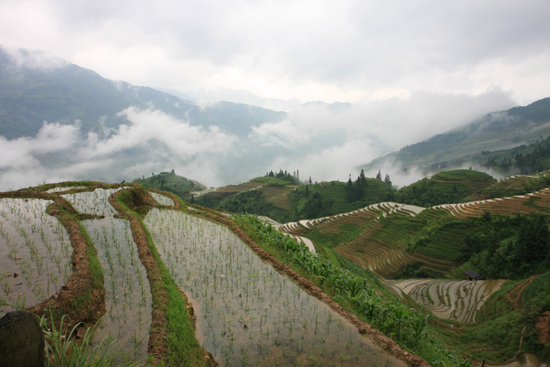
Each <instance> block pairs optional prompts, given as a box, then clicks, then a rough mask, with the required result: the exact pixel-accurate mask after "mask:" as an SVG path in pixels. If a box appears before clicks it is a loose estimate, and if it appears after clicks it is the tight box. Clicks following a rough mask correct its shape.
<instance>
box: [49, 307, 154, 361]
mask: <svg viewBox="0 0 550 367" xmlns="http://www.w3.org/2000/svg"><path fill="white" fill-rule="evenodd" d="M52 320H53V314H52V313H50V319H49V321H48V319H46V318H45V317H44V316H43V317H42V318H41V319H40V326H41V327H42V330H43V331H44V339H45V348H46V350H45V355H46V363H45V364H44V367H81V366H87V367H134V366H143V367H146V366H149V364H148V363H147V361H136V362H130V361H128V360H127V353H124V352H122V351H120V350H118V349H117V348H115V347H113V344H114V342H115V340H114V339H112V338H108V337H105V338H104V339H103V340H102V341H100V342H99V343H97V342H96V343H92V337H93V334H94V332H95V330H96V329H95V328H96V327H97V325H99V324H100V323H97V324H96V326H94V327H93V328H90V327H85V326H83V325H81V324H77V325H75V326H74V327H73V328H72V329H71V331H70V332H69V333H68V334H65V333H64V329H65V327H64V320H65V316H63V317H62V318H61V320H60V325H59V327H56V326H55V322H53V321H52ZM79 327H85V328H86V332H85V334H84V336H83V337H82V339H77V338H76V331H77V329H78V328H79Z"/></svg>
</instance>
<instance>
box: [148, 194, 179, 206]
mask: <svg viewBox="0 0 550 367" xmlns="http://www.w3.org/2000/svg"><path fill="white" fill-rule="evenodd" d="M149 194H151V196H152V197H153V199H155V200H156V201H157V203H159V204H160V205H165V206H174V201H173V200H172V199H170V198H169V197H167V196H164V195H162V194H159V193H156V192H152V191H149Z"/></svg>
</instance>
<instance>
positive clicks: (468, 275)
mask: <svg viewBox="0 0 550 367" xmlns="http://www.w3.org/2000/svg"><path fill="white" fill-rule="evenodd" d="M464 274H465V275H466V279H468V280H483V277H482V276H481V275H479V274H478V273H476V272H475V271H473V270H465V271H464Z"/></svg>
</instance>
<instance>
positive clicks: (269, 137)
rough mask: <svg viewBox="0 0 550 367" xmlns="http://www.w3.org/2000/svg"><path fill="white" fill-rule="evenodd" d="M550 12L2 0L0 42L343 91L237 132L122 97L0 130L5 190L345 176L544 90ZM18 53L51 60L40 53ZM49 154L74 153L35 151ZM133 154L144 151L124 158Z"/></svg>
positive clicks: (219, 85)
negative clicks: (175, 177) (124, 104)
mask: <svg viewBox="0 0 550 367" xmlns="http://www.w3.org/2000/svg"><path fill="white" fill-rule="evenodd" d="M548 19H550V1H548V0H525V1H521V2H519V1H516V0H514V1H511V0H483V1H479V0H476V1H471V0H464V1H454V2H449V1H437V0H418V1H409V0H395V1H391V0H388V1H385V2H380V1H370V0H368V1H367V0H357V1H353V0H341V1H328V0H303V1H300V0H292V1H290V0H288V1H285V0H277V1H275V0H273V1H267V0H236V1H234V0H231V1H228V0H225V1H221V0H219V1H212V0H200V1H199V0H197V1H190V0H183V1H182V0H160V1H155V2H153V1H145V0H132V1H127V0H119V1H111V0H109V1H107V0H94V1H88V0H79V1H63V0H30V1H25V0H23V1H21V0H17V1H16V0H3V1H1V2H0V44H1V45H4V46H7V47H9V48H26V49H35V50H44V51H46V52H49V53H51V54H52V55H55V56H57V57H60V58H63V59H65V60H67V61H69V62H72V63H75V64H77V65H79V66H82V67H85V68H88V69H92V70H94V71H96V72H98V73H99V74H100V75H102V76H103V77H105V78H108V79H112V80H123V81H126V82H129V83H131V84H134V85H144V86H150V87H156V88H162V89H166V90H179V91H182V92H186V93H187V94H193V92H195V95H199V96H208V95H210V96H213V95H224V96H227V97H231V93H229V92H228V91H227V90H228V89H229V90H249V91H251V92H253V93H255V94H257V95H259V96H262V97H266V98H272V99H280V100H290V99H299V100H301V101H302V102H306V101H311V100H322V101H325V102H328V103H330V102H334V101H340V102H353V104H352V105H351V106H348V107H347V108H343V109H340V110H338V109H337V110H332V109H329V108H327V107H326V106H322V105H318V104H317V105H316V104H313V105H308V106H300V105H299V104H298V103H297V102H296V100H294V101H292V103H291V104H292V105H293V107H292V108H290V109H288V108H287V110H288V111H289V113H288V118H287V119H286V120H284V121H280V122H277V123H271V124H264V125H262V126H259V127H256V128H254V129H253V130H252V132H251V133H250V135H249V136H247V137H246V138H238V137H236V136H233V135H231V134H228V133H226V132H223V131H218V130H216V129H214V130H209V129H204V128H194V127H191V126H190V125H189V124H187V123H186V122H182V121H174V120H173V119H171V118H169V117H167V116H165V115H163V114H162V113H159V112H158V111H137V110H135V109H132V108H131V109H128V110H127V111H124V112H123V113H124V114H125V115H126V116H127V118H128V120H129V122H130V125H129V127H121V128H120V129H119V130H118V131H116V133H115V134H114V135H113V136H111V137H110V138H109V139H105V140H98V138H97V137H94V136H88V138H87V140H86V142H85V144H80V143H77V141H76V140H77V135H78V134H77V133H78V126H73V127H71V128H67V127H63V126H60V125H58V124H55V122H54V121H49V122H48V123H49V124H47V125H45V126H44V128H43V131H41V133H39V134H38V135H37V136H36V137H26V138H21V139H18V140H14V141H7V140H6V139H5V138H3V137H0V151H3V152H5V153H6V154H5V155H1V154H0V172H3V173H2V179H1V180H0V190H2V189H7V188H8V187H11V188H17V187H20V186H27V185H34V184H37V183H39V181H43V180H47V181H48V182H52V181H57V180H67V179H83V178H87V179H102V180H107V181H109V180H110V181H116V180H122V179H126V180H129V179H130V180H131V179H133V178H135V177H139V176H142V175H149V174H150V173H151V172H159V171H161V170H170V169H172V168H175V169H176V172H178V173H180V174H182V175H185V176H187V177H189V178H194V179H198V180H199V181H202V182H203V183H205V184H206V185H208V186H217V185H222V184H229V183H237V182H241V181H244V180H248V179H250V178H252V177H255V176H258V175H261V174H264V173H265V172H266V171H267V170H269V169H274V170H278V169H287V170H289V171H293V170H295V169H299V170H300V172H301V174H302V177H307V176H312V177H313V179H314V180H319V181H320V180H331V179H341V180H346V179H347V177H348V175H349V174H352V176H353V177H356V176H357V174H358V172H357V167H358V166H360V165H363V164H366V163H368V162H370V161H371V160H373V159H375V158H377V157H378V156H380V155H384V154H387V153H389V152H391V151H392V150H398V149H400V148H401V147H403V146H404V145H409V144H414V143H416V142H419V141H422V140H424V139H427V138H429V137H431V136H433V135H435V134H438V133H442V132H446V131H448V130H450V129H452V128H455V127H459V126H463V125H465V124H467V123H469V122H471V121H472V120H474V119H476V118H478V117H480V116H482V115H484V114H486V113H488V112H491V111H498V110H505V109H508V108H510V107H512V106H515V105H518V104H519V105H526V104H529V103H531V102H533V101H535V100H538V99H541V98H545V97H549V96H550V68H549V65H550V22H548ZM13 57H14V58H15V59H16V60H20V62H21V63H24V64H25V65H26V66H27V67H28V66H29V65H33V66H40V67H43V68H46V69H47V68H55V67H57V66H60V61H59V60H57V59H55V58H52V57H44V54H41V53H35V54H32V53H31V54H30V55H27V56H26V57H27V59H24V58H23V57H22V56H21V55H20V54H18V53H17V52H14V53H13ZM216 91H217V92H216ZM235 95H236V94H235ZM245 95H246V93H241V94H240V96H241V97H239V98H243V97H242V96H245ZM248 97H250V96H248ZM200 98H205V100H206V98H207V97H200ZM250 98H251V99H254V98H253V97H250ZM224 99H227V100H230V98H224ZM271 102H272V103H274V104H276V105H281V106H284V105H285V103H284V102H281V101H278V100H277V101H275V100H272V101H271ZM288 105H290V104H288ZM281 108H282V109H285V108H284V107H281ZM152 124H154V128H152V127H151V126H153V125H152ZM166 129H172V131H177V134H164V133H162V131H164V130H166ZM174 129H175V130H174ZM69 141H70V143H68V142H69ZM63 142H64V143H63ZM181 142H186V144H185V145H181V144H180V143H181ZM61 143H63V144H69V145H68V146H65V145H63V144H61ZM186 147H187V148H189V149H191V150H192V153H190V152H189V151H186V150H185V149H186ZM48 149H53V151H52V152H49V151H48ZM128 152H131V153H132V154H126V153H128ZM16 153H17V154H16ZM50 153H55V154H60V155H64V156H67V157H70V164H67V165H65V166H59V167H57V166H56V167H51V166H47V167H46V166H44V164H43V161H42V160H41V159H43V157H44V156H47V154H50ZM139 154H142V155H143V157H144V158H146V159H141V160H140V159H138V158H135V159H134V160H129V158H128V157H131V156H135V155H139ZM10 157H11V158H10ZM2 158H4V159H2ZM235 162H237V163H235ZM236 164H238V166H235V165H236ZM399 168H400V167H383V171H385V172H389V173H390V174H391V175H392V181H393V182H394V183H395V184H398V185H403V184H408V183H411V182H414V181H415V180H416V179H418V176H417V175H409V176H408V177H400V176H398V175H399V172H400V169H399ZM369 174H370V175H371V176H373V175H374V174H375V173H373V172H371V173H369ZM418 174H420V173H418Z"/></svg>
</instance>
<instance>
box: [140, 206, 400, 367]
mask: <svg viewBox="0 0 550 367" xmlns="http://www.w3.org/2000/svg"><path fill="white" fill-rule="evenodd" d="M145 224H146V226H147V228H148V229H149V231H150V233H151V235H152V237H153V241H154V243H155V245H156V247H157V249H158V251H159V253H160V254H161V257H162V259H163V261H164V262H165V264H166V265H167V267H168V268H169V269H170V271H171V273H172V276H173V277H174V279H175V280H176V284H178V285H179V286H180V287H181V288H182V289H183V290H184V291H185V292H186V293H187V294H188V296H189V298H190V299H191V300H192V303H193V306H194V307H195V310H196V313H197V315H198V320H197V335H198V337H199V340H200V341H201V342H202V343H203V345H204V346H205V348H206V349H207V350H209V351H210V352H211V353H212V354H213V355H214V358H215V359H216V361H217V362H218V363H220V364H221V365H226V366H236V365H238V366H256V365H264V366H266V365H269V366H288V365H296V366H403V365H404V364H403V363H402V362H400V361H397V360H396V359H395V358H393V357H390V356H388V355H387V354H386V353H385V352H384V351H383V350H382V349H380V348H379V347H377V346H374V345H372V344H370V342H369V341H367V340H366V339H365V338H364V337H362V336H361V335H360V334H359V332H358V331H357V329H356V328H355V327H353V326H352V325H350V324H348V323H347V322H346V321H344V320H343V319H342V318H341V317H340V316H339V315H338V314H336V313H335V312H333V311H332V310H330V309H329V308H328V306H326V305H325V304H324V303H322V302H320V301H319V300H317V299H316V298H314V297H312V296H310V295H309V294H307V293H306V292H304V291H303V290H302V289H301V288H300V287H299V286H298V285H296V284H294V283H293V282H292V281H290V280H289V279H287V278H286V277H284V276H282V275H280V274H279V273H277V272H276V271H275V270H274V269H273V268H272V267H271V266H269V265H267V264H264V263H263V262H262V261H261V260H260V258H258V257H257V256H256V255H255V254H254V253H253V252H252V250H250V248H248V247H247V246H246V244H244V243H243V242H242V241H241V240H240V239H239V238H238V237H236V236H235V235H234V234H233V233H231V232H230V231H229V230H228V229H227V228H225V227H222V226H220V225H217V224H214V223H211V222H208V221H206V220H203V219H200V218H196V217H193V216H190V215H187V214H185V213H183V212H177V211H171V210H162V211H161V210H158V209H153V210H151V211H150V212H149V214H148V215H147V217H146V220H145Z"/></svg>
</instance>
